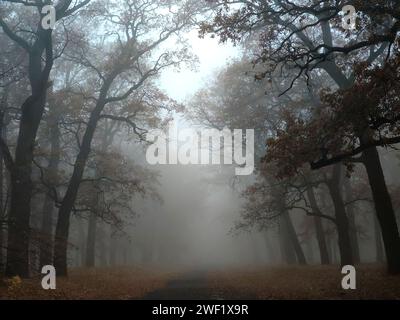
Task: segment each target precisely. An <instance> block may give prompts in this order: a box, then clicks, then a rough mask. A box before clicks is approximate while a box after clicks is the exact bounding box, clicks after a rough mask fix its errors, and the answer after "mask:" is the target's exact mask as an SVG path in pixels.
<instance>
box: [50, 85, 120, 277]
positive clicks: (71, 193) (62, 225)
mask: <svg viewBox="0 0 400 320" xmlns="http://www.w3.org/2000/svg"><path fill="white" fill-rule="evenodd" d="M111 83H112V80H109V81H107V84H105V85H104V86H103V88H102V90H101V93H100V98H99V101H98V102H97V104H96V107H95V108H94V110H93V111H92V113H91V115H90V119H89V122H88V124H87V127H86V130H85V134H84V136H83V139H82V144H81V147H80V150H79V153H78V156H77V158H76V161H75V165H74V170H73V173H72V176H71V178H70V180H69V183H68V188H67V191H66V193H65V196H64V198H63V201H62V203H61V206H60V209H59V211H58V220H57V227H56V235H55V240H54V264H55V267H56V269H57V274H58V275H60V276H66V275H67V249H68V236H69V225H70V217H71V212H72V210H73V208H74V204H75V200H76V196H77V194H78V190H79V185H80V183H81V180H82V177H83V173H84V170H85V167H86V162H87V159H88V157H89V154H90V151H91V145H92V140H93V136H94V133H95V131H96V127H97V123H98V121H99V119H100V115H101V112H102V110H103V108H104V106H105V103H104V101H105V99H106V95H107V92H108V89H109V87H110V85H111Z"/></svg>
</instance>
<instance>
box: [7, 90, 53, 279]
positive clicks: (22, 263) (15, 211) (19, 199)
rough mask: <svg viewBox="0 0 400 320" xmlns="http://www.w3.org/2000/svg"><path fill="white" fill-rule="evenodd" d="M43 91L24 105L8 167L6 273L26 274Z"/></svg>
mask: <svg viewBox="0 0 400 320" xmlns="http://www.w3.org/2000/svg"><path fill="white" fill-rule="evenodd" d="M45 100H46V95H45V93H42V94H41V97H40V98H39V99H38V100H35V101H34V102H33V103H29V102H28V103H27V104H26V105H25V106H24V107H23V111H22V116H21V120H20V128H19V135H18V140H17V147H16V151H15V160H14V165H13V168H12V170H11V203H10V212H9V219H8V247H7V266H6V275H7V276H15V275H19V276H21V277H29V235H30V225H29V222H30V215H31V198H32V188H33V185H32V179H31V173H32V160H33V149H34V144H35V138H36V134H37V130H38V127H39V123H40V119H41V117H42V114H43V109H44V103H45Z"/></svg>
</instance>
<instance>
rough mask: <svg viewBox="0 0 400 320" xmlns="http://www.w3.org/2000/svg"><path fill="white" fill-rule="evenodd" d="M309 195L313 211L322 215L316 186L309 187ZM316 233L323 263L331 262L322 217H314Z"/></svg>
mask: <svg viewBox="0 0 400 320" xmlns="http://www.w3.org/2000/svg"><path fill="white" fill-rule="evenodd" d="M307 197H308V200H309V201H310V205H311V209H312V211H313V213H315V214H317V215H321V214H322V212H321V210H320V209H319V207H318V204H317V200H316V199H315V193H314V188H313V187H310V188H308V189H307ZM314 226H315V233H316V236H317V242H318V248H319V255H320V258H321V264H329V253H328V247H327V245H326V239H325V234H324V228H323V226H322V220H321V218H320V217H314Z"/></svg>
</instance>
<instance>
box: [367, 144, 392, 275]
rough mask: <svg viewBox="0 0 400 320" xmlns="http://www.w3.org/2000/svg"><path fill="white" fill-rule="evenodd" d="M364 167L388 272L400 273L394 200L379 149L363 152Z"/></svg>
mask: <svg viewBox="0 0 400 320" xmlns="http://www.w3.org/2000/svg"><path fill="white" fill-rule="evenodd" d="M363 158H364V161H363V163H364V165H365V168H366V170H367V174H368V179H369V184H370V186H371V191H372V196H373V198H374V204H375V211H376V215H377V218H378V221H379V225H380V228H381V231H382V238H383V243H384V245H385V253H386V259H387V264H388V272H389V273H391V274H399V273H400V236H399V230H398V227H397V221H396V216H395V213H394V210H393V205H392V199H391V197H390V195H389V191H388V189H387V186H386V181H385V176H384V174H383V170H382V165H381V161H380V159H379V153H378V150H377V148H375V147H374V148H369V149H367V150H365V151H364V152H363Z"/></svg>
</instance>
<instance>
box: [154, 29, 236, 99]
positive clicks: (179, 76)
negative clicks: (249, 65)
mask: <svg viewBox="0 0 400 320" xmlns="http://www.w3.org/2000/svg"><path fill="white" fill-rule="evenodd" d="M187 39H188V41H189V44H190V45H191V46H192V50H193V52H194V53H195V54H196V55H197V57H198V59H199V62H198V65H197V68H196V69H197V70H196V71H193V70H190V68H187V67H182V68H181V70H180V72H178V71H176V70H173V69H169V70H165V71H164V72H163V74H162V75H161V78H160V85H161V88H162V89H164V90H165V92H166V93H168V94H169V96H170V97H171V98H173V99H175V100H177V101H178V102H184V101H185V100H186V99H188V98H190V96H192V95H193V94H194V93H196V91H198V90H199V89H201V88H202V87H203V86H205V85H206V84H207V82H208V81H210V79H212V76H213V75H214V74H215V72H217V71H218V70H220V69H222V68H223V67H224V66H225V65H226V64H227V63H228V62H229V61H230V60H231V59H232V58H235V57H238V56H239V50H238V49H237V48H235V47H234V46H233V45H232V44H221V43H219V42H218V39H217V38H214V39H213V38H210V37H206V38H204V39H200V38H199V37H198V31H197V30H192V31H191V32H190V33H188V34H187Z"/></svg>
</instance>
